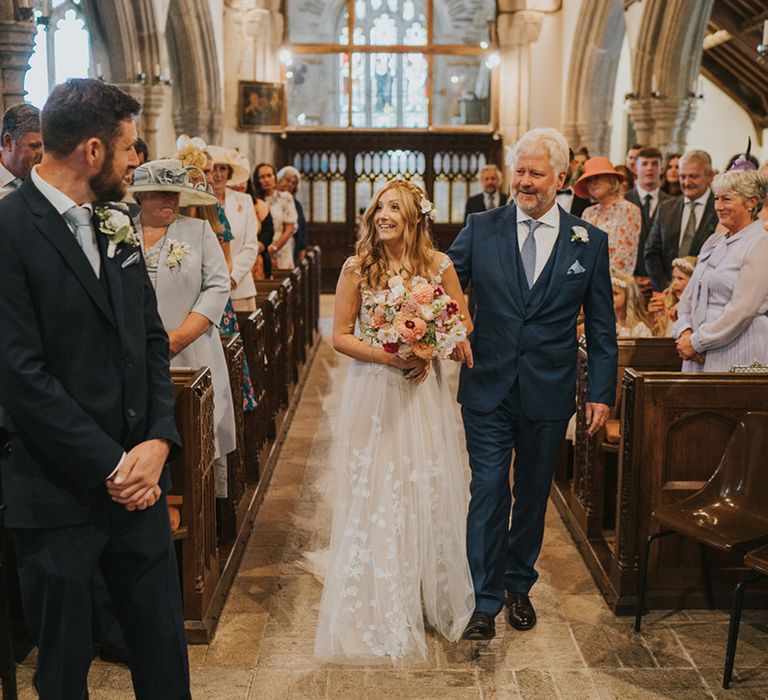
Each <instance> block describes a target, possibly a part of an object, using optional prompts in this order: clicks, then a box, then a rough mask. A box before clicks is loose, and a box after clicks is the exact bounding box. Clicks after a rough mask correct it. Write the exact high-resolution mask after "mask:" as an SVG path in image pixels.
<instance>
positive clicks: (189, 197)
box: [125, 158, 219, 207]
mask: <svg viewBox="0 0 768 700" xmlns="http://www.w3.org/2000/svg"><path fill="white" fill-rule="evenodd" d="M191 171H197V172H198V173H199V174H200V177H199V180H200V181H199V182H198V183H197V184H195V183H192V182H191V181H190V179H189V175H190V172H191ZM142 192H178V193H179V195H180V198H179V206H182V207H194V206H201V207H205V206H209V205H211V204H216V202H218V201H219V199H218V197H217V196H216V195H215V194H213V192H212V191H211V189H210V186H209V185H208V182H207V180H206V178H205V173H204V172H203V171H202V170H200V168H197V167H195V166H187V167H184V166H183V165H182V164H181V161H180V160H177V159H176V158H162V159H160V160H150V161H149V162H147V163H144V164H143V165H140V166H139V167H138V168H136V170H134V172H133V184H132V185H130V186H129V187H128V194H127V195H126V197H125V201H127V202H135V201H136V200H135V195H137V194H141V193H142Z"/></svg>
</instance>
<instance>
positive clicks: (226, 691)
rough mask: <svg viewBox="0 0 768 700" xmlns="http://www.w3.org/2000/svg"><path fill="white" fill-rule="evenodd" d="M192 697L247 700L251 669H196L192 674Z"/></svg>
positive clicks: (251, 676)
mask: <svg viewBox="0 0 768 700" xmlns="http://www.w3.org/2000/svg"><path fill="white" fill-rule="evenodd" d="M191 681H192V697H193V698H204V699H205V700H247V698H248V695H249V693H250V691H251V683H252V681H253V669H251V668H238V669H235V668H196V669H193V671H192V673H191Z"/></svg>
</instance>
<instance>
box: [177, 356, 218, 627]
mask: <svg viewBox="0 0 768 700" xmlns="http://www.w3.org/2000/svg"><path fill="white" fill-rule="evenodd" d="M171 375H172V378H173V388H174V395H175V398H176V407H175V415H176V425H177V427H178V429H179V433H180V434H181V440H182V444H183V450H182V453H181V456H180V457H178V458H177V459H175V460H174V461H173V462H172V463H171V464H170V470H171V481H172V487H171V494H175V495H180V496H182V497H183V499H184V500H183V503H182V505H181V527H180V528H179V530H177V532H176V533H175V535H174V538H175V539H176V540H177V541H178V550H179V552H180V559H181V562H180V563H181V589H182V597H183V601H184V626H185V629H186V632H187V637H188V638H189V640H190V641H192V642H201V641H207V640H208V639H210V636H211V635H212V633H213V630H214V628H215V624H216V611H214V610H212V609H211V607H212V606H211V604H212V602H213V593H214V590H215V588H216V584H217V582H218V579H219V561H218V550H217V547H216V499H215V492H214V474H213V469H214V446H213V384H212V382H211V372H210V370H209V369H208V368H207V367H204V368H202V369H186V368H185V369H174V370H172V372H171Z"/></svg>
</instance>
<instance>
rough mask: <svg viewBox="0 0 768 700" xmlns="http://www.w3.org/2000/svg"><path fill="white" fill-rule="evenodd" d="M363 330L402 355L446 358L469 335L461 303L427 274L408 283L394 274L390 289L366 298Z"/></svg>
mask: <svg viewBox="0 0 768 700" xmlns="http://www.w3.org/2000/svg"><path fill="white" fill-rule="evenodd" d="M363 318H364V319H365V320H366V321H367V322H366V323H365V324H363V325H362V331H363V334H364V335H365V336H366V337H367V339H368V340H369V342H370V343H371V344H372V345H375V346H377V347H381V348H383V349H384V350H385V351H386V352H389V353H392V354H397V355H399V356H400V357H402V358H406V357H410V356H411V355H416V356H417V357H419V358H421V359H423V360H433V359H447V358H448V357H449V356H450V354H451V352H452V351H453V349H454V348H455V347H456V345H457V344H458V343H460V342H461V341H462V340H464V339H465V338H466V337H467V328H466V326H465V325H464V323H463V320H464V315H463V314H461V313H460V312H459V305H458V304H457V303H456V301H455V300H454V299H451V297H450V296H449V295H448V294H446V293H445V289H444V288H443V287H442V285H440V284H430V283H429V282H428V281H427V280H426V279H425V278H424V277H413V278H411V280H410V281H409V282H408V283H407V282H406V281H405V280H404V279H403V276H402V275H400V274H397V275H395V274H392V275H391V276H390V277H389V280H388V281H387V289H386V290H381V291H378V292H376V293H375V294H372V295H371V296H369V297H368V298H367V299H365V300H364V301H363Z"/></svg>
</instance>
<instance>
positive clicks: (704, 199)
mask: <svg viewBox="0 0 768 700" xmlns="http://www.w3.org/2000/svg"><path fill="white" fill-rule="evenodd" d="M710 194H711V190H710V189H709V188H707V189H706V191H705V192H704V194H703V195H701V197H698V198H697V199H694V200H693V201H694V202H696V204H700V205H701V207H702V209H701V211H704V207H706V206H707V202H708V201H709V195H710ZM683 201H684V202H685V205H684V208H690V207H689V204H690V203H691V200H690V199H688V197H683ZM696 212H697V213H698V212H699V209H697V210H696Z"/></svg>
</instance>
